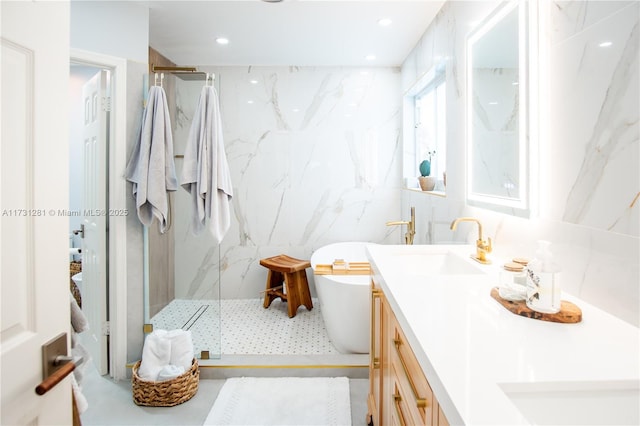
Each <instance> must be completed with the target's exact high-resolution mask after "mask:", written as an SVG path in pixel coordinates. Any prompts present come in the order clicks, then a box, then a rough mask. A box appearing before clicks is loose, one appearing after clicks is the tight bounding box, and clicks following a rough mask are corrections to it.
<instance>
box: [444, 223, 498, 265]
mask: <svg viewBox="0 0 640 426" xmlns="http://www.w3.org/2000/svg"><path fill="white" fill-rule="evenodd" d="M460 222H475V223H477V224H478V239H477V240H476V254H472V255H471V258H472V259H473V260H476V261H478V262H480V263H484V264H485V265H488V264H490V263H491V260H489V259H487V253H491V249H492V247H491V238H487V241H485V240H484V239H483V238H482V224H481V223H480V221H479V220H478V219H475V218H473V217H459V218H457V219H456V220H454V221H453V222H451V230H452V231H455V229H456V227H457V226H458V223H460Z"/></svg>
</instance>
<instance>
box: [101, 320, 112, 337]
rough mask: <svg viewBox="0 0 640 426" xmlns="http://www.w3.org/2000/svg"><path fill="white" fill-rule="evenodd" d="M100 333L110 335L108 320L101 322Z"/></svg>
mask: <svg viewBox="0 0 640 426" xmlns="http://www.w3.org/2000/svg"><path fill="white" fill-rule="evenodd" d="M102 335H103V336H109V335H111V324H110V323H109V321H106V322H103V323H102Z"/></svg>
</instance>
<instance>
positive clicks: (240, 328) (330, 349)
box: [151, 299, 339, 356]
mask: <svg viewBox="0 0 640 426" xmlns="http://www.w3.org/2000/svg"><path fill="white" fill-rule="evenodd" d="M313 306H314V307H313V309H312V310H311V311H308V310H307V309H306V308H305V307H304V306H301V307H300V308H298V313H297V314H296V316H295V317H293V318H289V316H288V314H287V305H286V303H284V302H282V301H281V300H280V299H278V300H274V301H273V302H272V303H271V306H270V307H269V308H268V309H265V308H263V306H262V299H227V300H220V301H218V300H182V299H176V300H173V301H172V302H171V303H169V304H168V305H167V306H166V307H165V308H164V309H162V310H161V311H160V312H158V314H156V315H155V316H154V317H153V318H152V319H151V323H152V324H153V327H154V329H165V330H172V329H176V328H182V329H184V330H191V333H192V338H193V345H194V351H195V353H200V352H201V351H202V350H208V351H209V352H210V354H211V356H215V355H216V354H221V353H222V354H225V355H251V354H255V355H324V354H339V352H338V351H337V349H336V348H335V347H334V346H333V345H332V344H331V341H330V340H329V336H328V335H327V331H326V329H325V326H324V321H323V320H322V314H321V312H320V303H319V302H318V300H317V299H313Z"/></svg>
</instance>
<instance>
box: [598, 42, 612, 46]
mask: <svg viewBox="0 0 640 426" xmlns="http://www.w3.org/2000/svg"><path fill="white" fill-rule="evenodd" d="M611 45H613V43H612V42H610V41H603V42H602V43H600V44H599V45H598V46H600V47H609V46H611Z"/></svg>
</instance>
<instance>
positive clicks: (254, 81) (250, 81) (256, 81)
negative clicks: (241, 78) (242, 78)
mask: <svg viewBox="0 0 640 426" xmlns="http://www.w3.org/2000/svg"><path fill="white" fill-rule="evenodd" d="M249 83H251V84H258V80H249Z"/></svg>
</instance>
